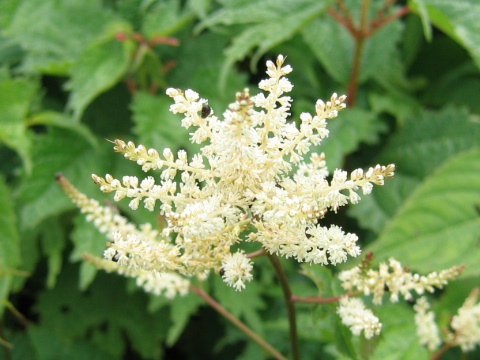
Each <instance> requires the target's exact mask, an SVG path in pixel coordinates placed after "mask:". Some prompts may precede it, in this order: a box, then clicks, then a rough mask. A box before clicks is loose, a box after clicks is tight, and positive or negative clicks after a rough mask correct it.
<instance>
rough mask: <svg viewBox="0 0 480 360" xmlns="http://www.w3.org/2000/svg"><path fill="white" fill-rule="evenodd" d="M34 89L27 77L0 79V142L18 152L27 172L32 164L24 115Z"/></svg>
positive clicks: (32, 83) (25, 115) (35, 85)
mask: <svg viewBox="0 0 480 360" xmlns="http://www.w3.org/2000/svg"><path fill="white" fill-rule="evenodd" d="M36 90H37V83H36V82H33V81H31V80H28V79H2V81H0V142H1V143H3V144H5V145H7V146H8V147H10V148H11V149H13V150H15V151H16V152H18V154H19V155H20V157H21V158H22V160H23V163H24V166H25V168H26V170H27V172H30V171H31V166H32V165H31V159H30V146H31V143H30V142H31V139H30V134H29V133H28V129H27V123H26V120H27V119H26V117H27V115H28V111H29V108H30V104H31V102H32V100H33V98H34V96H35V92H36Z"/></svg>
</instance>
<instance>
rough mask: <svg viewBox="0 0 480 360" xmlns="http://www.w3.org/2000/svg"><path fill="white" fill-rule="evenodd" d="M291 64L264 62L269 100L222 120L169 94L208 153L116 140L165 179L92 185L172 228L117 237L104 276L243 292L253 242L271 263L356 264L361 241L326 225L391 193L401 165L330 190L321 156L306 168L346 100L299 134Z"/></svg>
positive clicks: (196, 100) (241, 104)
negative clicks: (147, 277)
mask: <svg viewBox="0 0 480 360" xmlns="http://www.w3.org/2000/svg"><path fill="white" fill-rule="evenodd" d="M284 60H285V59H284V57H283V56H281V55H280V56H279V57H278V58H277V60H276V62H275V63H274V62H272V61H268V62H267V74H268V76H269V78H268V79H266V80H262V81H261V82H260V84H259V88H260V89H261V90H264V91H265V94H264V93H260V94H258V95H255V96H251V95H250V93H249V91H248V89H245V90H244V91H242V92H240V93H238V94H237V95H236V101H235V102H234V103H232V104H231V105H230V106H229V107H228V109H227V110H226V111H225V112H224V114H223V120H219V119H218V118H217V116H215V115H214V114H213V112H212V111H205V108H207V107H208V105H207V100H205V99H202V98H200V96H199V95H198V94H197V93H196V92H194V91H192V90H186V91H185V92H183V91H181V90H179V89H173V88H170V89H168V90H167V95H168V96H170V97H171V98H173V100H174V104H173V105H172V106H171V107H170V110H171V111H172V112H173V113H178V114H182V115H183V119H182V120H181V125H182V126H183V127H185V128H186V129H190V130H191V132H190V135H191V141H192V142H193V143H198V144H199V143H204V146H203V147H202V148H201V152H200V153H198V154H195V155H193V156H192V157H190V158H189V157H188V156H187V153H186V152H185V151H184V150H180V151H178V153H177V154H176V155H174V153H173V152H172V151H171V150H170V149H168V148H167V149H164V150H163V151H162V152H161V153H159V152H158V151H156V150H154V149H147V148H146V147H145V146H143V145H139V146H136V145H135V144H134V143H133V142H127V143H125V142H124V141H122V140H115V142H114V144H115V146H114V150H115V151H117V152H119V153H121V154H123V155H124V157H125V158H127V159H129V160H132V161H135V162H136V163H137V164H138V165H140V166H141V167H142V169H143V170H144V171H145V172H146V171H149V170H159V171H160V176H159V178H158V179H156V178H154V177H153V176H148V177H146V178H144V179H143V180H140V179H138V178H137V177H134V176H124V177H123V178H122V179H121V180H119V179H116V178H114V177H113V176H111V175H109V174H107V175H106V176H105V177H100V176H97V175H92V177H93V180H94V181H95V183H97V184H99V185H100V189H101V191H103V192H105V193H110V192H113V193H114V200H115V201H120V200H122V199H124V198H128V199H130V200H129V201H130V202H129V206H130V207H131V208H132V209H136V208H138V206H140V204H143V206H144V207H145V208H147V209H148V210H151V211H153V210H154V209H155V208H156V206H157V204H159V211H160V214H161V215H162V216H163V217H164V218H165V219H166V221H167V226H166V227H165V228H164V229H163V231H162V233H161V234H157V233H155V236H153V235H151V234H150V233H149V232H147V233H145V232H142V231H135V232H124V231H118V230H116V229H112V230H113V231H114V233H115V235H111V236H110V240H111V243H110V244H109V247H110V249H108V250H107V251H106V252H105V258H106V259H107V260H108V261H109V264H110V265H109V266H108V268H110V267H112V266H114V267H115V269H116V270H117V271H122V272H124V273H126V274H129V275H131V274H132V271H133V270H135V271H142V272H151V273H154V274H157V273H168V274H173V273H175V274H180V275H182V276H184V277H187V278H188V277H191V276H201V277H205V276H206V275H207V274H208V273H209V272H210V271H212V270H213V271H215V272H217V273H220V274H222V277H223V279H224V281H225V282H226V283H227V284H228V285H230V286H232V287H234V288H235V289H236V290H241V289H243V288H244V287H245V285H246V283H247V282H248V281H250V280H251V279H252V268H253V267H252V261H251V260H250V259H249V258H248V257H247V255H246V254H245V253H243V252H242V251H241V250H239V251H236V252H233V253H232V246H233V245H235V244H237V243H239V242H241V241H257V242H259V243H260V244H261V246H262V247H263V248H264V249H265V250H266V251H268V252H269V253H271V254H277V255H281V256H284V257H286V258H289V257H293V258H295V259H296V260H297V261H300V262H308V263H314V264H322V265H327V264H332V265H336V264H338V263H341V262H345V261H346V260H347V256H353V257H356V256H358V255H359V254H360V252H361V251H360V248H359V246H358V245H357V243H356V242H357V236H356V235H354V234H350V233H345V232H344V231H342V230H341V229H340V228H339V227H338V226H334V225H333V226H322V225H321V224H320V223H319V220H320V219H322V218H323V217H324V215H325V213H326V212H327V211H329V210H333V211H335V212H336V211H337V209H338V208H339V207H340V206H343V205H345V204H347V202H349V201H350V202H352V203H357V202H358V201H359V199H360V195H359V192H361V193H362V194H365V195H366V194H369V193H370V192H371V191H372V187H373V184H376V185H383V183H384V178H389V177H392V176H393V174H394V170H395V166H394V165H392V164H391V165H388V166H381V165H377V166H375V167H373V168H370V169H368V170H367V171H363V170H362V169H357V170H355V171H353V172H352V173H351V174H350V175H348V174H347V172H346V171H342V170H338V169H337V170H335V171H334V172H333V176H332V178H331V180H328V179H327V177H328V175H329V172H328V170H327V167H326V162H325V155H324V154H316V153H313V154H311V155H310V158H309V160H308V161H306V160H305V159H304V156H305V155H306V154H307V153H309V152H310V150H311V147H312V146H317V145H319V144H320V143H321V141H322V140H323V139H324V138H326V137H327V136H328V134H329V131H328V130H327V128H326V125H327V119H334V118H335V117H337V115H338V112H339V111H340V110H342V109H344V108H345V99H346V97H345V96H337V95H336V94H333V95H332V96H331V98H330V100H329V101H327V102H323V101H322V100H318V101H317V102H316V105H315V114H314V115H313V116H312V115H311V114H309V113H302V114H301V115H300V126H297V125H296V123H295V122H289V121H287V118H288V116H289V115H290V106H291V101H292V99H291V98H290V97H289V96H286V95H285V94H286V93H288V92H290V91H291V90H292V87H293V85H292V84H291V83H290V81H289V80H288V79H287V78H286V77H285V76H286V75H287V74H289V73H290V72H291V71H292V68H291V67H290V66H289V65H284ZM209 110H210V109H209ZM94 216H101V215H99V214H96V215H94ZM112 263H114V264H115V265H112ZM97 264H98V265H99V266H103V265H100V263H99V262H98V261H97ZM102 264H104V263H103V262H102ZM132 269H133V270H132Z"/></svg>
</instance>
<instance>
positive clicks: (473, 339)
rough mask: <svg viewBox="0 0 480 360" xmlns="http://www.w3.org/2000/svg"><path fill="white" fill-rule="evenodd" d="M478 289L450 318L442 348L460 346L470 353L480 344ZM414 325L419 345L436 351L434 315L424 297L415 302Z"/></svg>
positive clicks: (438, 342) (436, 335)
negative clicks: (444, 343)
mask: <svg viewBox="0 0 480 360" xmlns="http://www.w3.org/2000/svg"><path fill="white" fill-rule="evenodd" d="M479 299H480V288H475V289H473V291H472V292H471V293H470V295H469V296H468V297H467V299H466V300H465V302H464V303H463V305H462V307H461V308H460V309H458V313H457V315H455V316H453V317H452V320H451V322H450V324H449V328H450V329H449V330H448V331H447V332H446V337H445V339H444V341H445V342H446V345H445V346H444V348H449V347H452V346H460V348H461V349H462V351H464V352H467V351H472V350H474V349H475V347H476V346H477V345H478V344H480V302H479ZM414 309H415V312H416V314H415V323H416V325H417V335H418V337H419V338H420V343H421V344H422V345H426V346H427V347H428V349H429V350H430V351H434V350H436V349H438V347H439V346H440V344H441V342H442V341H441V339H440V336H439V331H438V327H437V324H436V323H435V318H434V316H435V315H434V314H433V312H431V311H428V310H429V309H430V305H429V304H428V302H427V300H426V299H425V297H422V298H420V299H418V300H417V302H416V304H415V306H414Z"/></svg>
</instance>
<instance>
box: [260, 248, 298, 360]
mask: <svg viewBox="0 0 480 360" xmlns="http://www.w3.org/2000/svg"><path fill="white" fill-rule="evenodd" d="M267 255H268V259H269V260H270V262H271V263H272V265H273V268H274V270H275V273H276V274H277V278H278V281H279V282H280V285H281V286H282V290H283V296H284V297H285V302H286V305H287V312H288V324H289V331H290V343H291V346H292V354H293V360H300V346H299V344H298V334H297V320H296V315H295V302H294V301H293V294H292V290H291V289H290V284H289V282H288V278H287V275H286V274H285V270H284V269H283V266H282V263H281V262H280V259H279V258H278V257H277V256H276V255H272V254H269V253H268V252H267Z"/></svg>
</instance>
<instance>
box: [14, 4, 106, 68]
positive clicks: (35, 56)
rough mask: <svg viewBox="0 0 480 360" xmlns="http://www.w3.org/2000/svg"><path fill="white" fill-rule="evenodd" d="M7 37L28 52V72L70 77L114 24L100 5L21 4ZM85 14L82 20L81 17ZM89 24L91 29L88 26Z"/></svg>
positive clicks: (26, 61) (26, 59)
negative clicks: (78, 61)
mask: <svg viewBox="0 0 480 360" xmlns="http://www.w3.org/2000/svg"><path fill="white" fill-rule="evenodd" d="M18 3H20V5H19V6H18V8H17V9H16V11H15V14H14V15H13V19H12V20H11V22H10V25H9V27H8V28H7V29H6V31H5V34H6V35H10V36H12V38H13V39H14V40H15V41H16V42H17V43H19V44H20V45H21V46H22V48H23V49H25V50H26V51H27V54H28V55H27V56H26V57H25V60H24V62H23V64H22V67H23V70H24V71H27V72H37V71H39V72H42V73H47V74H52V75H66V74H67V71H68V69H69V67H70V66H71V65H72V63H73V62H74V61H75V59H76V58H77V57H78V56H79V55H80V53H82V52H83V51H84V50H85V49H86V48H87V47H88V46H90V45H91V44H92V43H93V42H94V41H95V40H97V39H98V37H99V36H100V35H101V34H103V30H104V29H105V28H106V27H107V26H108V25H109V23H110V22H112V21H114V16H113V13H111V12H108V11H104V10H103V8H102V6H101V3H100V2H96V1H84V0H70V1H60V2H59V1H55V0H29V1H21V2H20V1H19V2H18ZM79 14H81V16H79ZM86 24H88V26H85V25H86Z"/></svg>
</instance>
